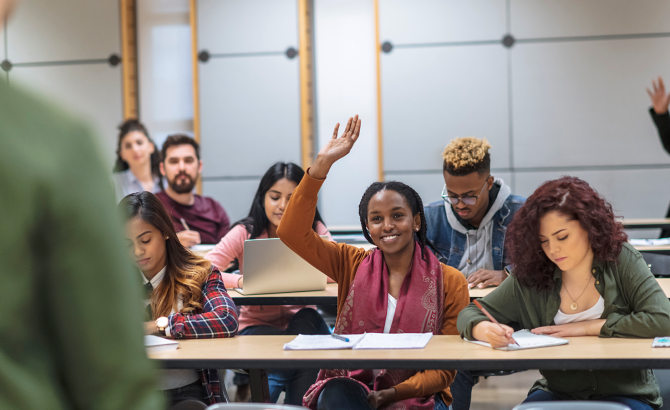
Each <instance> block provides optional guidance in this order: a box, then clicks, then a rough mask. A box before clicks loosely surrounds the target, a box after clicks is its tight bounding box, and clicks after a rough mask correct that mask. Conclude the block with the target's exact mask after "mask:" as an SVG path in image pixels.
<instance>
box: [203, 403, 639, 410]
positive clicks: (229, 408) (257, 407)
mask: <svg viewBox="0 0 670 410" xmlns="http://www.w3.org/2000/svg"><path fill="white" fill-rule="evenodd" d="M626 408H627V407H626ZM295 409H303V410H304V407H298V406H289V405H288V404H265V403H230V404H223V403H220V404H213V405H211V406H209V407H207V410H295ZM616 410H619V409H616ZM629 410H630V409H629Z"/></svg>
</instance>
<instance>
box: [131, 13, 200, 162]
mask: <svg viewBox="0 0 670 410" xmlns="http://www.w3.org/2000/svg"><path fill="white" fill-rule="evenodd" d="M137 22H138V24H137V26H138V28H137V31H138V39H137V40H138V52H137V54H138V65H139V76H138V77H139V79H138V83H139V100H140V104H139V117H140V120H141V121H142V122H143V123H144V125H146V127H147V129H148V130H149V133H150V134H151V136H152V138H153V139H154V142H155V143H156V144H157V145H158V147H159V149H160V146H161V145H162V144H163V141H165V138H166V137H167V136H168V135H169V134H173V133H186V134H189V135H192V133H193V71H192V66H191V26H190V25H189V2H188V0H138V2H137Z"/></svg>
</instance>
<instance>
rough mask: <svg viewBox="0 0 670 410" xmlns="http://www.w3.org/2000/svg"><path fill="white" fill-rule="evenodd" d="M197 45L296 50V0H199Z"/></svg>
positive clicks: (220, 50)
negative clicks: (290, 48) (291, 48)
mask: <svg viewBox="0 0 670 410" xmlns="http://www.w3.org/2000/svg"><path fill="white" fill-rule="evenodd" d="M198 34H199V36H198V47H199V48H200V49H201V50H207V51H209V52H210V53H254V52H269V51H270V52H272V51H285V50H286V49H287V48H289V47H293V48H295V49H298V9H297V1H296V0H244V1H239V0H199V1H198Z"/></svg>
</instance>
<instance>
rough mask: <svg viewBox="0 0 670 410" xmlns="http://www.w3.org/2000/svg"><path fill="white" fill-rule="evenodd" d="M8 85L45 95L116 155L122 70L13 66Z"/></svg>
mask: <svg viewBox="0 0 670 410" xmlns="http://www.w3.org/2000/svg"><path fill="white" fill-rule="evenodd" d="M9 81H10V85H13V84H21V85H23V86H25V87H28V88H30V89H31V90H32V91H33V92H36V93H39V94H40V95H43V96H46V97H47V98H49V99H51V100H52V101H54V102H55V103H56V104H57V105H59V106H60V107H62V108H63V109H64V110H66V111H69V112H70V113H71V114H72V115H76V116H77V117H80V118H83V119H85V120H86V121H87V122H88V123H89V124H90V125H91V126H92V127H93V129H94V131H96V135H101V136H104V140H103V150H104V152H105V156H106V157H107V158H108V159H110V161H111V159H112V158H114V157H115V155H116V138H117V128H116V127H117V126H118V125H119V123H120V122H121V120H122V119H123V112H122V90H121V67H110V66H109V65H106V64H92V65H72V66H45V67H16V68H13V69H12V71H11V72H10V74H9Z"/></svg>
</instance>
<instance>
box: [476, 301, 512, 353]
mask: <svg viewBox="0 0 670 410" xmlns="http://www.w3.org/2000/svg"><path fill="white" fill-rule="evenodd" d="M474 303H475V306H477V307H478V308H479V310H481V311H482V312H484V314H485V315H486V317H488V318H489V320H490V321H491V322H493V323H495V324H496V325H498V326H500V329H502V331H503V332H504V331H505V328H504V327H502V325H501V324H500V323H498V321H497V320H496V318H494V317H493V316H491V314H490V313H489V312H487V311H486V309H484V306H482V304H481V303H479V301H478V300H476V299H475V300H474ZM512 341H513V342H514V344H515V345H517V346H519V344H518V343H517V342H516V340H514V337H512ZM519 347H521V346H519Z"/></svg>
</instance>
